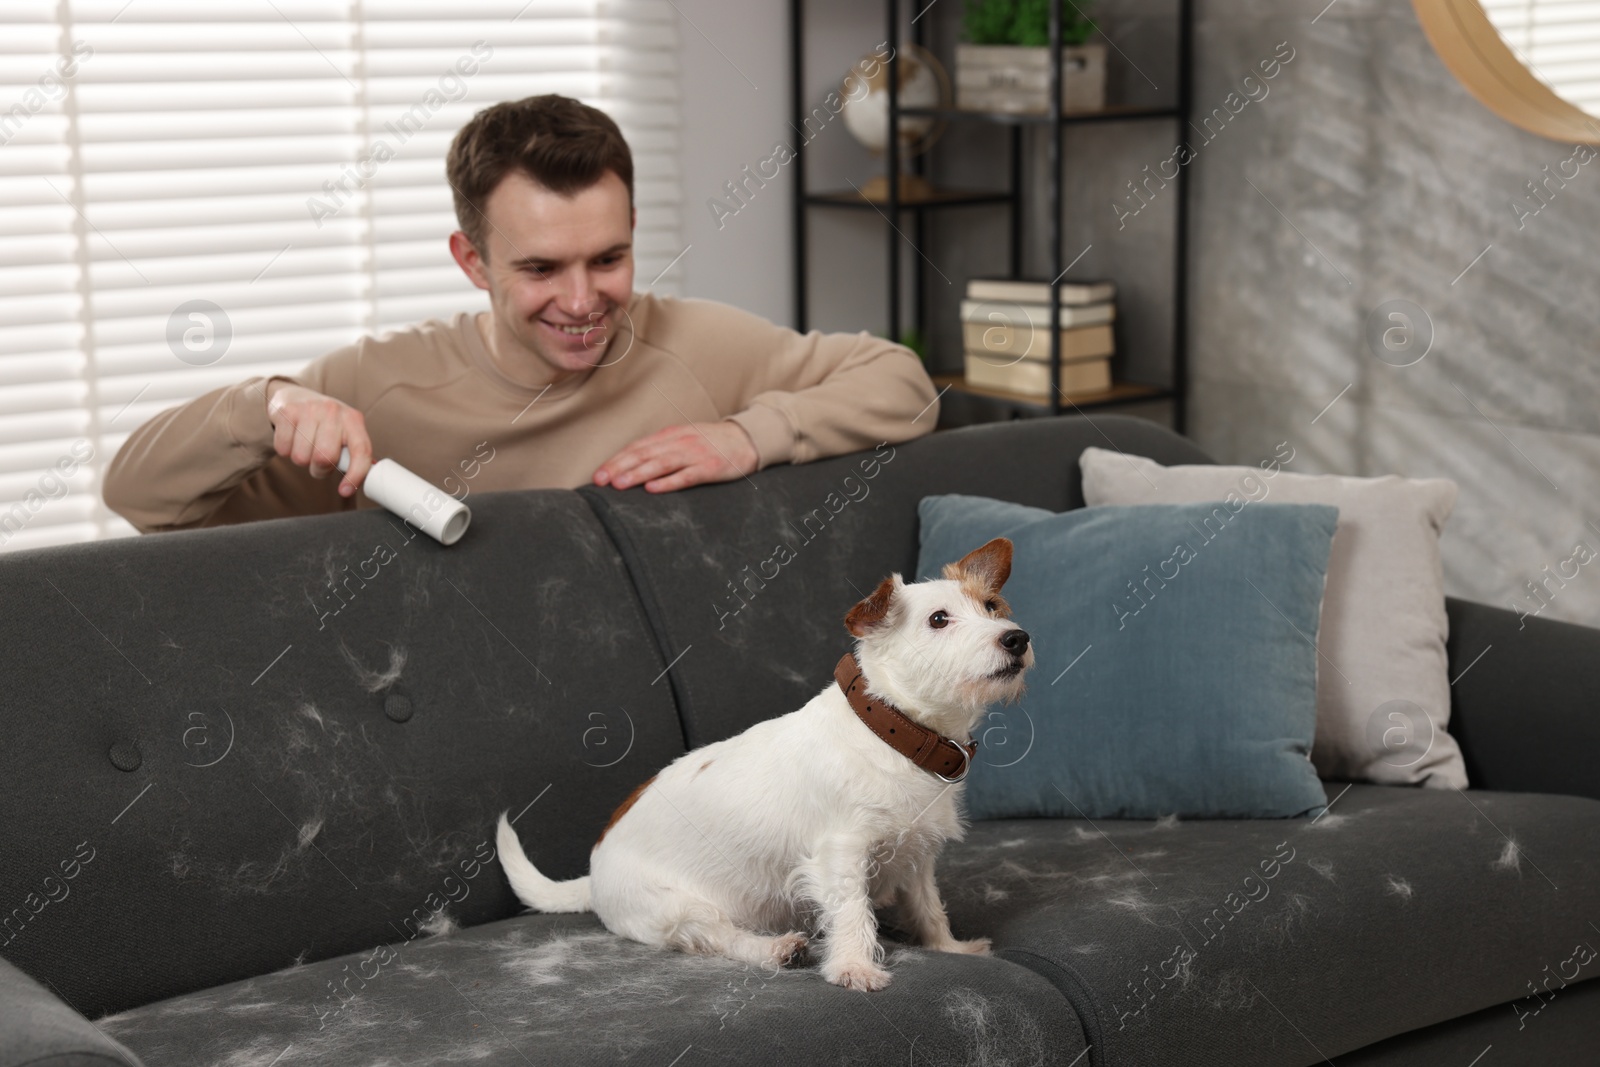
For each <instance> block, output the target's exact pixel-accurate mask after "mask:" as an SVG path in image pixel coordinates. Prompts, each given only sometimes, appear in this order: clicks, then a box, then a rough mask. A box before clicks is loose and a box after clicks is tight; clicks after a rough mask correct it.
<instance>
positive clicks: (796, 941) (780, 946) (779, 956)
mask: <svg viewBox="0 0 1600 1067" xmlns="http://www.w3.org/2000/svg"><path fill="white" fill-rule="evenodd" d="M810 944H811V939H810V938H808V937H806V935H805V934H799V933H788V934H780V935H778V936H777V937H774V938H773V939H772V954H771V955H770V956H769V957H768V958H767V962H768V963H769V964H771V965H772V966H774V967H790V966H793V965H794V964H795V963H797V962H798V961H799V960H800V959H801V958H802V957H804V956H805V954H806V947H807V946H808V945H810Z"/></svg>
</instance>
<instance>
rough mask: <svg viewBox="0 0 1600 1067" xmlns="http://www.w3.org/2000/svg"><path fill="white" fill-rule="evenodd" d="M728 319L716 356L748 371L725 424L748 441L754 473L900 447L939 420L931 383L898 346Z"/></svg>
mask: <svg viewBox="0 0 1600 1067" xmlns="http://www.w3.org/2000/svg"><path fill="white" fill-rule="evenodd" d="M736 316H737V318H736V319H735V318H733V317H730V320H729V327H728V333H727V335H726V341H725V345H726V347H727V349H728V351H726V353H725V354H724V358H725V359H729V360H732V361H736V362H734V366H735V367H737V368H738V369H740V370H747V371H749V372H751V373H748V375H747V377H746V379H745V381H744V382H743V383H742V384H743V386H744V392H745V396H744V397H743V403H742V404H741V405H740V408H739V410H738V411H737V412H736V413H734V414H732V415H730V416H728V418H729V419H730V420H732V421H733V422H736V423H738V424H739V425H740V426H742V427H743V428H744V430H745V432H746V433H748V434H749V435H750V439H751V440H752V441H754V442H755V446H756V451H757V452H758V453H759V454H760V457H761V458H760V465H761V466H762V467H770V466H772V465H773V464H774V463H807V462H810V461H811V460H814V459H823V458H826V457H828V456H837V455H841V454H843V453H845V452H857V451H860V450H861V449H863V448H871V447H873V446H874V445H878V444H882V443H883V442H885V441H889V442H892V443H896V444H898V443H899V442H901V441H909V440H911V439H912V438H914V437H920V436H922V435H923V434H925V433H928V432H930V431H931V430H932V429H933V427H934V424H935V423H937V422H938V421H939V407H938V403H937V397H938V394H937V392H936V391H935V389H934V387H933V382H932V381H931V380H930V379H929V378H928V372H927V371H926V370H924V369H923V367H922V361H921V360H919V359H918V358H917V356H916V354H915V353H914V352H912V351H911V350H910V349H909V348H906V347H905V346H904V345H897V344H895V343H893V342H892V341H888V340H886V339H884V338H882V337H873V336H872V335H871V334H868V333H866V332H862V333H820V332H818V331H816V330H812V331H811V332H810V333H806V334H800V333H796V332H795V331H794V330H790V329H787V328H786V327H782V326H778V325H775V324H773V323H770V322H767V321H766V320H764V319H761V318H759V317H757V316H755V315H749V314H746V313H745V312H737V313H736Z"/></svg>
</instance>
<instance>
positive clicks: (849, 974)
mask: <svg viewBox="0 0 1600 1067" xmlns="http://www.w3.org/2000/svg"><path fill="white" fill-rule="evenodd" d="M822 977H824V978H826V979H827V980H828V981H830V982H832V983H833V984H834V985H836V986H843V987H844V988H845V989H861V990H865V991H866V992H868V993H876V992H877V991H878V990H880V989H882V988H883V987H884V986H886V985H888V984H889V980H890V978H891V977H893V976H892V975H890V973H889V972H888V971H886V970H884V969H883V968H882V967H879V966H877V965H876V964H873V963H846V964H842V965H840V966H838V967H828V966H825V967H823V969H822Z"/></svg>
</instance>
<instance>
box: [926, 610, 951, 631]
mask: <svg viewBox="0 0 1600 1067" xmlns="http://www.w3.org/2000/svg"><path fill="white" fill-rule="evenodd" d="M949 624H950V616H948V615H946V614H945V613H944V612H942V611H936V612H934V613H933V614H932V615H929V616H928V625H929V626H931V627H933V628H934V629H935V630H942V629H944V628H945V627H946V626H948V625H949Z"/></svg>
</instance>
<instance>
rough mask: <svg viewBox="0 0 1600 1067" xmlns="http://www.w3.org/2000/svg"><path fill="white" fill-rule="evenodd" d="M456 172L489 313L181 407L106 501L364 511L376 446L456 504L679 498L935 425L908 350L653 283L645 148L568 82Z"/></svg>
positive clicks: (131, 444) (463, 251) (155, 423)
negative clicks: (561, 495)
mask: <svg viewBox="0 0 1600 1067" xmlns="http://www.w3.org/2000/svg"><path fill="white" fill-rule="evenodd" d="M446 173H447V176H448V178H449V181H450V184H451V187H452V189H453V190H454V194H455V210H456V219H457V221H458V222H459V223H460V226H461V229H460V230H458V231H457V232H455V233H452V234H451V235H450V252H451V255H453V256H454V257H455V260H456V262H457V263H458V264H459V265H460V267H461V269H462V271H464V272H465V273H466V275H467V277H468V278H470V279H471V280H472V283H473V284H474V285H476V286H477V287H478V288H480V289H484V290H487V291H488V293H489V297H490V310H489V311H487V312H480V313H478V314H476V315H474V314H471V313H467V312H462V313H460V314H458V315H456V316H455V317H454V318H453V319H452V320H451V321H449V322H442V321H437V320H430V321H428V322H423V323H420V324H418V325H416V326H413V327H410V328H407V329H404V330H399V331H395V332H391V333H387V334H384V335H383V336H381V337H376V338H375V337H370V336H369V337H363V338H362V339H361V340H359V341H357V342H356V343H354V344H352V345H349V346H347V347H345V348H342V349H339V350H338V351H335V352H332V353H330V354H328V355H325V356H323V357H321V358H320V359H316V360H314V361H312V362H311V364H310V365H308V366H307V367H306V368H305V369H304V370H303V371H301V372H300V373H299V374H297V375H295V376H293V377H284V376H278V375H274V376H273V377H271V378H267V379H262V378H252V379H248V380H246V381H243V382H240V383H239V384H237V385H233V386H229V387H227V388H224V389H218V390H216V391H214V392H211V393H207V394H206V395H204V396H201V397H199V398H197V399H195V400H193V401H190V402H189V403H187V404H184V405H182V406H179V407H176V408H173V409H171V410H168V411H165V412H163V413H161V414H160V415H158V416H156V417H155V418H153V419H151V420H150V421H149V422H147V423H145V424H144V425H143V426H141V427H140V428H139V429H138V430H136V431H135V432H134V433H133V435H132V436H131V437H129V438H128V440H127V442H126V443H124V445H123V446H122V448H121V450H120V451H119V452H118V453H117V456H116V458H115V459H114V460H113V461H112V463H111V466H110V468H109V469H108V470H107V472H106V480H105V500H106V504H107V505H108V506H109V507H111V508H112V510H114V511H116V512H118V513H120V514H121V515H123V516H124V517H125V518H127V520H128V521H129V522H131V523H133V525H134V526H136V527H138V529H139V530H141V531H143V532H146V533H148V532H152V531H157V530H176V529H183V528H189V527H197V526H215V525H221V524H224V523H232V522H244V521H249V520H252V519H264V518H273V517H279V516H285V515H307V514H317V513H322V512H330V511H342V510H350V509H352V508H355V507H358V506H372V505H371V504H370V502H369V501H367V500H366V498H365V497H364V496H363V495H361V494H360V492H359V490H360V487H361V483H362V480H363V478H364V477H365V476H366V472H367V470H368V469H369V467H370V466H371V464H372V462H373V460H374V458H380V459H381V458H388V459H393V460H396V461H397V462H399V463H400V464H401V465H403V466H405V467H408V468H410V469H411V470H413V471H415V472H416V473H417V474H419V475H421V476H422V477H423V478H425V479H427V480H428V481H431V482H433V483H434V484H436V485H438V486H440V487H441V488H442V489H444V490H445V491H446V492H449V493H451V494H453V495H455V496H457V497H465V496H466V495H467V494H468V493H471V492H482V491H485V490H503V489H533V488H547V487H560V488H574V487H576V486H579V485H583V484H586V483H590V482H592V483H594V484H595V485H609V486H614V487H616V488H619V489H625V488H629V487H631V486H637V485H642V486H644V487H645V489H646V490H647V491H650V492H668V491H671V490H675V489H682V488H684V487H686V486H691V485H697V484H700V483H703V482H719V481H728V480H730V479H734V478H739V477H743V476H745V475H747V474H749V473H750V472H752V471H756V470H760V469H761V468H764V467H768V466H771V465H772V464H775V463H786V462H792V463H800V462H805V461H807V460H812V459H817V458H820V457H824V456H830V455H837V454H839V453H843V452H851V451H855V450H858V449H862V448H867V447H871V446H872V445H876V444H878V443H880V442H883V441H890V442H900V441H904V440H907V439H910V438H913V437H917V436H920V435H921V434H924V433H926V432H928V431H929V430H931V429H932V428H933V425H934V423H935V421H936V420H937V418H938V406H937V403H936V394H935V392H934V389H933V384H932V383H931V382H930V381H929V380H928V376H927V374H926V372H924V371H923V369H922V365H921V364H920V363H919V362H918V360H917V359H916V357H915V356H914V355H912V354H911V352H909V351H908V350H907V349H905V348H903V347H901V346H899V345H895V344H891V343H889V342H888V341H884V340H881V339H878V338H873V337H870V336H868V335H867V334H865V333H862V334H826V335H825V334H820V333H816V332H812V333H809V334H806V335H804V336H802V335H800V334H798V333H796V332H794V331H793V330H788V329H785V328H783V327H779V326H776V325H773V324H772V323H770V322H767V321H765V320H763V319H761V318H759V317H757V316H754V315H751V314H748V313H746V312H742V311H739V310H737V309H735V308H731V307H728V306H726V305H722V304H716V303H712V302H710V301H704V300H673V299H666V298H661V297H656V296H652V295H650V294H648V293H635V292H634V291H633V270H634V260H633V248H632V237H633V227H634V222H635V219H636V215H635V212H634V209H633V160H632V156H631V154H630V152H629V150H628V145H627V142H626V141H624V140H623V138H622V134H621V132H620V131H619V130H618V129H617V126H616V124H615V123H614V122H612V121H611V119H610V118H609V117H607V116H606V115H605V114H604V113H602V112H600V111H597V110H595V109H594V108H591V107H588V106H585V105H584V104H581V103H579V102H577V101H576V100H571V99H568V98H566V97H562V96H555V95H549V96H537V97H530V98H528V99H526V100H521V101H517V102H515V103H501V104H496V105H494V106H493V107H490V108H488V109H486V110H484V111H481V112H479V113H478V114H477V115H476V116H474V117H473V119H472V120H471V121H470V122H469V123H467V125H466V126H464V127H463V128H462V129H461V131H460V132H459V133H458V134H457V135H456V138H455V141H454V142H453V143H452V144H451V146H450V152H449V156H448V159H447V162H446ZM345 447H347V448H349V450H350V467H349V470H348V472H346V473H345V474H344V475H343V476H342V477H339V476H338V471H337V469H336V464H337V462H338V458H339V452H340V449H341V448H345ZM330 475H333V476H334V477H330Z"/></svg>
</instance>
